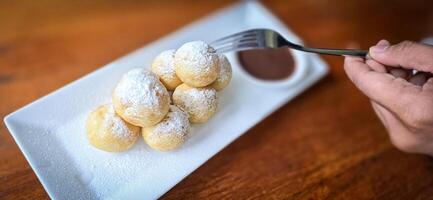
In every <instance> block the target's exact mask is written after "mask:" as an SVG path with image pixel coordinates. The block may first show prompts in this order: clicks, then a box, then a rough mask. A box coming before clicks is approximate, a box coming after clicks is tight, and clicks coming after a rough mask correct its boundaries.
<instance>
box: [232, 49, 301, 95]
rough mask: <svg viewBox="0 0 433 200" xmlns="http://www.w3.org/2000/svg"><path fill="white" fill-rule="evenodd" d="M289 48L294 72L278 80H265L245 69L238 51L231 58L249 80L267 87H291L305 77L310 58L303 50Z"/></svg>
mask: <svg viewBox="0 0 433 200" xmlns="http://www.w3.org/2000/svg"><path fill="white" fill-rule="evenodd" d="M287 50H288V51H290V53H291V54H292V56H293V61H294V66H295V67H294V69H293V72H292V73H291V74H290V75H289V76H288V77H286V78H283V79H278V80H265V79H260V78H256V77H254V76H253V75H251V74H250V73H248V72H247V71H246V70H245V69H244V67H243V66H242V63H241V62H240V61H239V57H238V55H237V53H233V54H232V55H230V57H233V58H234V59H231V61H234V62H235V63H233V64H236V65H238V66H239V68H240V71H241V72H242V74H243V75H244V76H245V77H246V78H247V79H248V80H249V81H251V82H254V83H256V84H258V85H262V86H267V87H290V86H292V85H294V84H296V83H298V82H299V81H301V80H302V78H304V77H305V75H306V73H307V69H308V65H307V63H308V62H307V61H308V60H307V56H306V55H305V53H303V52H300V51H296V50H292V49H287ZM263 67H266V66H263Z"/></svg>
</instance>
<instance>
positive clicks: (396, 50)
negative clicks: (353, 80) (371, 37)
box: [369, 40, 433, 72]
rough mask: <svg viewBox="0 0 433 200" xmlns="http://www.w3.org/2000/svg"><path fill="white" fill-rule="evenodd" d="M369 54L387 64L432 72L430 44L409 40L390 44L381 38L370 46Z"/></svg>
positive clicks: (431, 48)
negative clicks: (374, 44)
mask: <svg viewBox="0 0 433 200" xmlns="http://www.w3.org/2000/svg"><path fill="white" fill-rule="evenodd" d="M369 56H370V57H371V58H373V59H374V60H376V61H378V62H380V63H382V64H384V65H387V66H392V67H402V68H405V69H416V70H418V71H424V72H433V46H430V45H426V44H420V43H416V42H411V41H404V42H400V43H398V44H396V45H390V44H389V42H388V41H386V40H381V41H380V42H379V43H378V44H377V45H376V46H372V47H371V48H370V50H369Z"/></svg>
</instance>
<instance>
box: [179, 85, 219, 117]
mask: <svg viewBox="0 0 433 200" xmlns="http://www.w3.org/2000/svg"><path fill="white" fill-rule="evenodd" d="M175 93H176V95H178V97H179V98H177V99H179V100H180V101H181V102H180V105H179V106H180V107H182V108H183V109H185V110H186V111H188V112H189V113H190V114H194V115H197V116H202V115H205V113H206V112H208V111H209V110H216V107H217V104H218V102H217V92H216V90H215V89H213V88H189V89H188V90H186V91H183V90H179V91H175Z"/></svg>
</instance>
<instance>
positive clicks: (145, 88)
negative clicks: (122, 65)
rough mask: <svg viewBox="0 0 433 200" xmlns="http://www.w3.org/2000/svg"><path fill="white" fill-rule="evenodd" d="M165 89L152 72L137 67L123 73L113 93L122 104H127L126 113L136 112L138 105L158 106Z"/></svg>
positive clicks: (149, 107)
mask: <svg viewBox="0 0 433 200" xmlns="http://www.w3.org/2000/svg"><path fill="white" fill-rule="evenodd" d="M166 94H167V90H166V89H165V87H164V86H163V85H162V83H161V82H160V81H159V79H158V77H157V76H156V75H155V74H153V73H152V72H150V71H148V70H145V69H141V68H137V69H133V70H131V71H129V72H127V73H126V74H124V75H123V77H122V79H121V80H120V82H119V84H118V85H117V87H116V88H115V89H114V95H115V96H116V97H118V98H119V99H120V101H121V103H122V104H123V105H127V107H126V109H125V113H126V114H132V115H134V114H137V113H138V110H137V109H140V107H146V108H148V109H152V108H159V106H160V104H161V100H160V99H161V98H163V97H162V96H164V95H166Z"/></svg>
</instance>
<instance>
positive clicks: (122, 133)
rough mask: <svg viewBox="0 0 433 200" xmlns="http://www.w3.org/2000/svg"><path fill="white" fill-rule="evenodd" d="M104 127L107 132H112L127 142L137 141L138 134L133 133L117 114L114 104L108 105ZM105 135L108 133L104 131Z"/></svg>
mask: <svg viewBox="0 0 433 200" xmlns="http://www.w3.org/2000/svg"><path fill="white" fill-rule="evenodd" d="M102 125H103V127H104V128H105V129H106V130H111V131H110V132H111V133H113V134H114V136H115V137H117V138H118V139H121V140H126V141H131V140H135V136H136V134H135V133H134V132H133V131H131V130H130V129H129V128H128V126H127V125H126V122H125V121H124V120H123V119H122V118H120V117H119V116H118V115H117V114H116V113H115V111H114V106H113V105H112V104H110V105H107V111H106V112H105V116H104V121H103V124H102ZM103 133H106V131H103Z"/></svg>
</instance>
